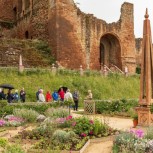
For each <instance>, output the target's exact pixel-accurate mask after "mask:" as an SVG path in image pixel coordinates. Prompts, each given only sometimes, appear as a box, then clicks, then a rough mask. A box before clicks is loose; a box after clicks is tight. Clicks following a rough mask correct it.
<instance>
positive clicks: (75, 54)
mask: <svg viewBox="0 0 153 153" xmlns="http://www.w3.org/2000/svg"><path fill="white" fill-rule="evenodd" d="M55 4H56V5H54V3H51V9H50V13H49V17H50V22H49V23H50V24H51V27H50V28H49V33H50V43H51V44H53V51H54V54H55V55H56V58H57V61H59V63H60V64H61V65H62V66H64V67H67V68H72V69H74V68H76V69H78V68H79V67H80V65H83V67H84V68H85V67H86V64H85V54H86V53H85V52H84V48H83V46H82V44H81V39H80V35H78V33H79V31H78V28H80V25H79V24H78V21H77V12H76V8H75V5H74V3H73V1H67V0H62V1H61V0H59V1H56V3H55ZM55 11H56V12H55ZM54 22H55V24H54ZM50 24H49V25H50ZM55 44H56V45H55Z"/></svg>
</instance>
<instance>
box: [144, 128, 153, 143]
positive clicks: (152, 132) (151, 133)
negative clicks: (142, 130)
mask: <svg viewBox="0 0 153 153" xmlns="http://www.w3.org/2000/svg"><path fill="white" fill-rule="evenodd" d="M145 138H146V139H150V140H153V126H150V127H149V128H147V131H146V134H145Z"/></svg>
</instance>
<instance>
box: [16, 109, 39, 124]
mask: <svg viewBox="0 0 153 153" xmlns="http://www.w3.org/2000/svg"><path fill="white" fill-rule="evenodd" d="M13 115H14V116H17V117H21V118H23V119H25V120H26V121H27V122H35V121H36V119H37V117H38V116H39V113H38V112H36V111H34V110H32V109H24V108H23V109H14V110H13Z"/></svg>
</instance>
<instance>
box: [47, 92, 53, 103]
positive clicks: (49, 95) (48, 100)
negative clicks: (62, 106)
mask: <svg viewBox="0 0 153 153" xmlns="http://www.w3.org/2000/svg"><path fill="white" fill-rule="evenodd" d="M51 99H52V96H51V94H50V92H49V91H47V93H46V102H51Z"/></svg>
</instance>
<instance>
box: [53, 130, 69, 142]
mask: <svg viewBox="0 0 153 153" xmlns="http://www.w3.org/2000/svg"><path fill="white" fill-rule="evenodd" d="M52 139H53V140H54V141H57V142H59V143H64V142H66V141H67V132H66V131H63V130H56V131H55V132H54V134H53V138H52Z"/></svg>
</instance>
